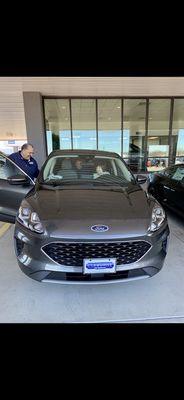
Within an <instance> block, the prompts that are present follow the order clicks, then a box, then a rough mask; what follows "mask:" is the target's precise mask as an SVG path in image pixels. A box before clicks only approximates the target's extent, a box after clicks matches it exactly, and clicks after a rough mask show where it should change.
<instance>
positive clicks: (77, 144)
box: [71, 99, 96, 149]
mask: <svg viewBox="0 0 184 400" xmlns="http://www.w3.org/2000/svg"><path fill="white" fill-rule="evenodd" d="M71 108H72V132H73V148H74V149H96V100H95V99H72V100H71Z"/></svg>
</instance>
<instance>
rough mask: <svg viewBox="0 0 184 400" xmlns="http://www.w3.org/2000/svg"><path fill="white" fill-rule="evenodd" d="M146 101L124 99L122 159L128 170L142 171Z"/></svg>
mask: <svg viewBox="0 0 184 400" xmlns="http://www.w3.org/2000/svg"><path fill="white" fill-rule="evenodd" d="M145 119H146V99H125V100H124V106H123V157H124V158H125V159H126V162H127V164H128V165H129V166H130V168H131V169H132V170H133V171H135V172H138V171H140V170H144V169H145V166H144V143H145Z"/></svg>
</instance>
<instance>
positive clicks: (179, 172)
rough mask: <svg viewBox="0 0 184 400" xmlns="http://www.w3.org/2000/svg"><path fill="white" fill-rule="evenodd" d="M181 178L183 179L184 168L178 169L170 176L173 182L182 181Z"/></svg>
mask: <svg viewBox="0 0 184 400" xmlns="http://www.w3.org/2000/svg"><path fill="white" fill-rule="evenodd" d="M183 178H184V167H178V168H177V169H176V170H175V172H174V173H173V175H172V176H171V179H173V180H175V181H182V180H183Z"/></svg>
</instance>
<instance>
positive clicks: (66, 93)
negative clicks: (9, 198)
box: [0, 76, 184, 322]
mask: <svg viewBox="0 0 184 400" xmlns="http://www.w3.org/2000/svg"><path fill="white" fill-rule="evenodd" d="M26 142H29V143H31V144H33V146H34V149H35V154H34V158H35V159H36V160H37V162H38V165H39V168H40V167H41V166H42V164H43V163H44V161H45V159H46V157H47V156H48V155H49V154H50V153H51V152H52V151H53V150H57V149H63V150H66V149H67V150H72V149H74V150H76V149H88V150H105V151H111V152H116V153H118V154H119V155H120V156H122V157H123V159H124V160H125V161H126V163H127V164H128V165H129V167H130V169H131V171H132V172H133V173H134V174H135V175H136V174H138V173H140V174H146V175H148V174H150V173H154V172H156V171H161V170H163V169H165V168H166V167H168V166H171V165H173V164H180V163H182V162H184V77H90V76H89V77H0V151H1V152H3V153H5V154H6V155H9V154H11V153H12V152H17V151H18V150H20V148H21V146H22V144H24V143H26ZM168 219H169V224H170V230H171V238H170V249H169V253H168V255H167V261H166V265H165V267H164V268H163V271H161V272H160V273H159V274H158V276H155V277H154V278H153V279H152V280H146V281H145V282H141V281H140V282H132V283H131V282H129V283H128V282H127V283H125V284H122V285H121V284H120V283H119V284H118V285H112V287H110V288H109V287H108V285H104V286H102V287H101V288H100V287H95V286H94V287H91V288H89V287H88V288H85V287H83V288H78V287H77V285H75V286H74V287H72V288H71V287H69V285H66V286H64V285H63V286H62V285H48V284H45V283H44V284H39V283H37V282H34V281H31V282H30V280H29V279H28V278H27V277H26V276H24V275H23V274H22V273H21V271H19V269H18V268H17V265H16V260H15V258H14V253H13V225H12V224H6V223H4V222H0V247H1V250H2V251H1V252H2V260H1V261H0V275H1V280H0V281H1V284H0V285H2V290H1V291H0V293H1V294H0V296H1V301H0V322H40V321H41V322H111V321H112V322H113V321H116V322H127V321H128V322H183V321H184V306H183V304H184V302H183V301H182V300H183V285H184V274H183V269H182V268H183V267H182V262H183V257H184V250H183V248H184V246H183V242H184V221H183V220H182V219H181V218H179V217H178V216H175V214H173V213H168ZM115 286H116V288H115ZM122 286H123V287H122ZM26 293H29V296H27V297H26V299H25V294H26ZM109 293H111V299H112V301H111V304H110V306H109V307H108V306H107V304H108V301H107V299H108V298H109ZM13 298H15V301H12V299H13ZM43 298H44V301H43ZM145 298H146V299H147V301H146V302H145ZM24 300H25V301H24ZM84 300H85V304H86V302H88V305H89V309H88V310H86V308H85V304H84V303H83V301H84ZM120 300H121V301H120ZM68 304H69V305H68Z"/></svg>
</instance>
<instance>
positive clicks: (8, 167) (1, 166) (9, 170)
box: [0, 155, 23, 180]
mask: <svg viewBox="0 0 184 400" xmlns="http://www.w3.org/2000/svg"><path fill="white" fill-rule="evenodd" d="M13 175H23V172H22V171H21V170H20V169H19V168H18V167H17V166H16V165H14V164H13V163H12V162H11V161H10V160H9V159H7V158H5V157H4V156H3V155H0V179H4V180H6V179H7V178H8V177H9V176H13Z"/></svg>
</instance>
